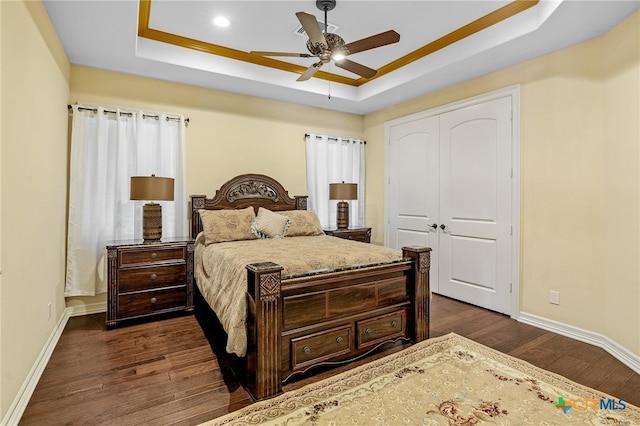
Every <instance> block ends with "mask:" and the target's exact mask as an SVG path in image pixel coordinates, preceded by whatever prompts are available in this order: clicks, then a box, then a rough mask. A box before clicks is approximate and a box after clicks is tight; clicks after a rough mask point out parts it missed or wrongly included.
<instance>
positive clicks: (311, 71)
mask: <svg viewBox="0 0 640 426" xmlns="http://www.w3.org/2000/svg"><path fill="white" fill-rule="evenodd" d="M321 66H322V62H316V63H315V64H313V65H311V66H310V67H309V68H307V70H306V71H305V72H304V73H302V75H301V76H300V77H298V80H297V81H307V80H309V79H310V78H311V77H313V75H314V74H315V73H316V72H317V71H318V70H319V69H320V67H321Z"/></svg>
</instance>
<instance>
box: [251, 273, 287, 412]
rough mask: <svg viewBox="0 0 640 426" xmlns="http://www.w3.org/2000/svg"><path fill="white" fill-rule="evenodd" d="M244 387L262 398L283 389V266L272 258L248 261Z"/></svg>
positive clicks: (253, 395)
mask: <svg viewBox="0 0 640 426" xmlns="http://www.w3.org/2000/svg"><path fill="white" fill-rule="evenodd" d="M246 268H247V277H248V281H247V282H248V293H247V296H248V297H247V298H248V304H249V310H248V311H249V318H248V324H247V325H248V348H247V388H248V390H249V392H250V393H251V396H252V397H253V398H254V399H256V400H260V399H265V398H270V397H272V396H275V395H277V394H279V393H282V365H281V364H282V354H281V335H282V300H281V298H280V284H281V272H282V269H283V268H282V267H281V266H280V265H277V264H275V263H273V262H264V263H253V264H250V265H247V267H246Z"/></svg>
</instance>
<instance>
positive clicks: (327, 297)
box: [246, 247, 431, 400]
mask: <svg viewBox="0 0 640 426" xmlns="http://www.w3.org/2000/svg"><path fill="white" fill-rule="evenodd" d="M430 251H431V249H429V248H423V247H404V248H403V256H404V257H405V259H406V260H405V261H403V262H399V263H393V264H387V265H380V266H375V267H367V268H362V269H353V270H347V271H340V272H336V273H329V274H323V275H317V276H311V277H305V278H296V279H291V280H285V281H283V280H282V278H281V270H282V268H281V267H280V266H278V265H276V264H274V263H269V262H267V263H259V264H252V265H248V266H247V273H248V293H247V298H248V302H249V318H248V323H249V326H248V328H249V334H248V336H249V347H248V352H247V358H246V359H247V389H248V390H249V392H250V393H251V394H252V396H253V397H254V398H255V399H256V400H260V399H265V398H270V397H272V396H275V395H277V394H279V393H281V392H282V384H283V382H286V381H287V380H288V379H289V378H291V377H293V376H295V375H296V374H302V373H304V372H306V371H308V370H309V369H311V368H314V367H318V366H323V365H336V364H340V363H345V362H349V361H352V360H354V359H357V358H361V357H363V356H366V355H367V354H368V353H370V352H372V351H374V350H375V349H377V348H378V347H380V346H381V345H383V344H385V343H390V342H395V341H397V340H400V339H403V340H407V341H412V342H418V341H421V340H424V339H427V338H428V337H429V295H430V291H429V265H430Z"/></svg>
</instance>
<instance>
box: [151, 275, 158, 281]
mask: <svg viewBox="0 0 640 426" xmlns="http://www.w3.org/2000/svg"><path fill="white" fill-rule="evenodd" d="M150 278H151V281H155V280H156V278H158V276H157V275H156V274H151V277H150Z"/></svg>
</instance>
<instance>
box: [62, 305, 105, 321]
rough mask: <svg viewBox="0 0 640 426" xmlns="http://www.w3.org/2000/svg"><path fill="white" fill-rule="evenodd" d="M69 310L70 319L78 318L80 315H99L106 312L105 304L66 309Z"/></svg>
mask: <svg viewBox="0 0 640 426" xmlns="http://www.w3.org/2000/svg"><path fill="white" fill-rule="evenodd" d="M67 309H70V310H71V314H70V315H69V316H71V317H79V316H82V315H91V314H99V313H101V312H107V302H96V303H90V304H88V305H82V306H73V307H71V308H67Z"/></svg>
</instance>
